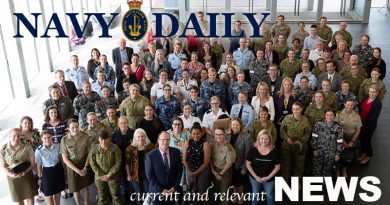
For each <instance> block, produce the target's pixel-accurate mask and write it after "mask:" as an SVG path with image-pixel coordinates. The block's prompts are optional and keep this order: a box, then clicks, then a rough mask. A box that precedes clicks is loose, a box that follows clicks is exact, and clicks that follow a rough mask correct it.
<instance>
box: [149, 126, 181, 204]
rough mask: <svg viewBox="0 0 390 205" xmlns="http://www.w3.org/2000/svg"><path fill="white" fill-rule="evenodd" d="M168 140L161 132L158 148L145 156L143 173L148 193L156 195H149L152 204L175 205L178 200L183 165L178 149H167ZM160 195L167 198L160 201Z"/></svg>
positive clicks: (165, 134)
mask: <svg viewBox="0 0 390 205" xmlns="http://www.w3.org/2000/svg"><path fill="white" fill-rule="evenodd" d="M169 139H170V137H169V134H168V133H167V132H165V131H164V132H161V133H160V134H159V136H158V145H159V147H158V148H156V149H154V150H152V151H151V152H149V153H148V154H147V155H146V162H145V171H146V178H147V179H148V181H149V193H153V194H157V195H155V196H154V197H153V195H151V196H152V197H153V198H152V199H151V201H152V203H153V204H175V201H177V200H179V196H178V193H180V191H181V187H180V180H181V176H182V173H183V164H182V162H181V157H180V151H179V149H177V148H173V147H169ZM175 192H176V193H175ZM160 195H164V196H167V198H165V197H164V200H160V199H159V197H160ZM170 199H171V200H170ZM172 199H173V200H174V201H172Z"/></svg>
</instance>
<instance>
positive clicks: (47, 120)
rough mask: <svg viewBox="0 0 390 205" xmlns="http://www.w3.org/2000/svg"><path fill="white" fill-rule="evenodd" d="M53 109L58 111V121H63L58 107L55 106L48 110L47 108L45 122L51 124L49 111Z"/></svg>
mask: <svg viewBox="0 0 390 205" xmlns="http://www.w3.org/2000/svg"><path fill="white" fill-rule="evenodd" d="M51 109H56V110H57V119H61V114H60V111H59V110H58V107H57V106H55V105H51V106H49V107H48V108H46V112H45V118H44V121H45V122H49V121H50V116H49V111H50V110H51Z"/></svg>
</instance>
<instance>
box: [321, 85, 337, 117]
mask: <svg viewBox="0 0 390 205" xmlns="http://www.w3.org/2000/svg"><path fill="white" fill-rule="evenodd" d="M324 104H325V105H327V106H328V107H330V108H332V109H334V110H335V111H337V110H339V102H338V101H337V96H336V93H334V92H332V91H330V92H329V93H328V94H325V98H324ZM324 116H325V115H324Z"/></svg>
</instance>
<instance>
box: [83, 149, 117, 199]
mask: <svg viewBox="0 0 390 205" xmlns="http://www.w3.org/2000/svg"><path fill="white" fill-rule="evenodd" d="M89 163H90V164H91V168H92V170H93V171H94V172H95V184H96V187H97V190H98V194H99V200H98V204H99V205H103V204H104V205H105V204H107V199H108V193H107V192H108V190H107V185H108V189H109V191H110V194H111V196H112V203H113V204H114V205H116V204H118V205H119V204H121V200H120V197H119V184H120V174H119V173H120V168H121V151H120V149H119V148H118V146H117V145H115V144H112V143H111V144H110V145H109V146H108V148H107V149H106V150H104V149H103V148H102V147H101V146H100V144H95V145H93V147H92V149H91V152H90V154H89ZM104 175H109V176H110V180H109V181H108V182H105V181H102V180H101V179H100V177H102V176H104Z"/></svg>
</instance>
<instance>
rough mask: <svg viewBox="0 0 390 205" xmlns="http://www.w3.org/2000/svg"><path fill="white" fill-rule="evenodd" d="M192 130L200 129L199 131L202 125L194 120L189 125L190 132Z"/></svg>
mask: <svg viewBox="0 0 390 205" xmlns="http://www.w3.org/2000/svg"><path fill="white" fill-rule="evenodd" d="M192 130H200V131H201V132H203V129H202V126H200V124H199V122H194V124H193V125H192V127H191V130H190V132H192Z"/></svg>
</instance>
